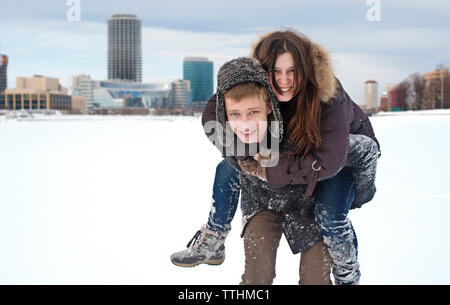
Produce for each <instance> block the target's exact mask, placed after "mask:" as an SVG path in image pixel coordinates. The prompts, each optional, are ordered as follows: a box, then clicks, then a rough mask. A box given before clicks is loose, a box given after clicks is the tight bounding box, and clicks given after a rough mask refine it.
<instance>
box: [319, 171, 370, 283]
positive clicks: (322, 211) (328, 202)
mask: <svg viewBox="0 0 450 305" xmlns="http://www.w3.org/2000/svg"><path fill="white" fill-rule="evenodd" d="M315 197H316V208H315V214H316V223H317V225H318V227H319V229H320V231H321V233H322V235H323V241H324V243H325V245H326V246H327V248H328V251H329V253H330V257H331V260H332V271H333V276H334V279H335V281H336V283H337V284H341V285H352V284H356V283H358V282H359V278H360V276H361V274H360V271H359V263H358V241H357V239H356V234H355V230H354V229H353V226H352V223H351V221H350V219H348V217H347V214H348V211H349V210H350V207H351V205H352V201H353V199H354V197H355V188H354V182H353V176H352V174H351V172H349V171H347V170H345V169H344V170H341V171H340V172H339V173H338V174H337V175H335V176H334V177H332V178H330V179H327V180H323V181H321V182H319V183H318V185H317V188H316V191H315Z"/></svg>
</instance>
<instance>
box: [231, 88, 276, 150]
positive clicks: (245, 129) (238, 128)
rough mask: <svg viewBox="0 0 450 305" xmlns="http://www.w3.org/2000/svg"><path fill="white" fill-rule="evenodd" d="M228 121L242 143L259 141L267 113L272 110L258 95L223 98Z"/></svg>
mask: <svg viewBox="0 0 450 305" xmlns="http://www.w3.org/2000/svg"><path fill="white" fill-rule="evenodd" d="M225 109H226V112H227V116H228V122H229V124H230V127H231V129H232V130H233V132H234V133H235V134H236V135H237V136H238V137H239V139H240V140H241V141H242V142H244V143H247V144H249V143H259V142H261V141H262V139H263V138H264V135H265V133H266V130H267V115H269V114H270V113H271V112H272V107H271V104H269V105H267V104H266V103H265V102H264V100H262V99H261V98H260V97H258V96H248V97H245V98H242V99H241V100H240V101H237V100H235V99H232V98H225Z"/></svg>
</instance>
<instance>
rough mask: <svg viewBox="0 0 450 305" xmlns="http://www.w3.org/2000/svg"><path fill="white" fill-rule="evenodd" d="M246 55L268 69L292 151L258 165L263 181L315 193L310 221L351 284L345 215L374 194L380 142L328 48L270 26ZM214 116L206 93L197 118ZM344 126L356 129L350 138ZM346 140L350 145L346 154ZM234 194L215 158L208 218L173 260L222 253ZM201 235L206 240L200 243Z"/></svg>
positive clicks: (353, 262)
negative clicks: (299, 186) (270, 163)
mask: <svg viewBox="0 0 450 305" xmlns="http://www.w3.org/2000/svg"><path fill="white" fill-rule="evenodd" d="M253 57H255V58H256V59H258V60H259V61H260V62H261V63H262V65H263V67H264V69H265V70H266V71H267V72H268V73H269V80H270V82H271V85H272V87H273V90H274V92H275V94H276V96H277V98H278V99H279V101H280V110H281V114H282V117H283V126H284V128H285V134H286V135H287V136H286V137H284V141H286V142H285V143H283V145H282V147H285V148H286V149H287V150H289V151H291V152H292V153H291V154H283V156H282V157H281V158H280V160H279V163H278V165H277V166H275V167H268V168H265V171H264V174H265V179H266V181H267V184H268V185H269V186H270V187H272V188H278V187H282V186H285V185H290V184H304V185H307V189H306V194H305V195H306V196H311V195H314V197H315V201H316V206H315V218H316V223H317V225H318V228H319V230H320V231H321V233H322V235H323V238H324V243H325V245H326V246H327V248H328V251H329V254H330V256H331V259H332V270H333V276H334V278H335V281H336V282H337V283H338V284H356V283H358V282H359V278H360V271H359V264H358V260H357V239H356V235H355V232H354V230H353V227H352V224H351V222H350V220H349V219H348V217H347V214H348V211H349V209H350V208H355V207H360V206H361V205H362V204H363V203H365V202H368V201H370V200H371V199H372V198H373V195H374V193H375V186H374V179H375V172H376V170H375V169H376V159H377V158H378V156H379V144H378V141H377V139H376V138H375V135H374V132H373V129H372V126H371V124H370V121H369V119H368V117H367V116H366V115H365V114H364V113H363V112H362V110H361V109H360V108H359V107H358V106H357V105H356V104H355V103H354V102H353V101H352V100H351V99H350V97H349V96H348V95H347V93H346V92H345V91H344V89H343V88H342V86H341V84H340V82H339V81H338V80H337V79H336V78H335V76H334V73H333V69H332V65H331V63H330V59H329V56H328V53H327V52H326V51H325V50H324V49H323V48H322V47H320V46H319V45H317V44H315V43H313V42H311V41H310V40H309V39H308V38H307V37H305V36H303V35H301V34H298V33H295V32H293V31H276V32H272V33H269V34H267V35H265V36H263V37H262V38H261V39H260V40H259V42H258V43H257V44H256V45H255V47H254V50H253ZM215 115H216V99H215V96H213V97H212V98H211V100H210V101H209V102H208V105H207V106H206V108H205V111H204V113H203V117H202V123H203V124H205V123H206V122H208V121H211V120H215ZM350 133H351V134H357V135H362V136H361V137H359V138H358V140H352V138H350V137H349V135H350ZM350 140H352V141H353V143H350ZM349 144H352V145H353V147H354V149H353V150H352V151H353V152H355V153H352V158H350V159H348V158H347V156H348V152H349ZM355 156H356V157H355ZM345 166H348V167H349V168H351V171H350V170H349V169H348V168H345ZM238 196H239V179H238V173H237V172H236V171H235V170H234V169H233V168H231V167H230V166H229V165H228V164H227V163H226V162H225V161H222V162H221V163H220V164H219V166H218V167H217V169H216V179H215V184H214V191H213V206H212V210H211V212H210V217H209V219H208V224H207V225H206V226H204V227H203V228H202V229H201V230H200V231H199V232H197V234H196V236H195V237H194V238H193V240H191V242H190V243H189V244H188V249H187V250H184V251H181V252H177V253H174V254H173V255H172V257H171V259H172V262H173V263H174V264H177V265H186V264H183V262H184V261H188V262H189V265H197V264H199V263H203V262H206V263H211V264H219V263H221V262H222V261H223V260H224V241H225V238H226V233H227V231H228V230H229V229H230V223H231V220H232V218H233V216H234V213H235V211H236V207H237V203H238ZM205 239H206V240H208V242H207V243H205V242H200V241H204V240H205ZM205 245H206V246H207V247H211V245H214V246H213V248H214V249H217V251H215V252H214V251H211V248H210V249H209V251H208V253H211V252H214V255H213V256H214V259H213V260H210V259H209V257H205V255H204V252H205V247H206V246H205Z"/></svg>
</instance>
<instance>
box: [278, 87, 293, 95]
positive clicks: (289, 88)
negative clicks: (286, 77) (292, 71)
mask: <svg viewBox="0 0 450 305" xmlns="http://www.w3.org/2000/svg"><path fill="white" fill-rule="evenodd" d="M280 89H281V92H282V93H283V94H284V93H290V92H292V87H288V88H280Z"/></svg>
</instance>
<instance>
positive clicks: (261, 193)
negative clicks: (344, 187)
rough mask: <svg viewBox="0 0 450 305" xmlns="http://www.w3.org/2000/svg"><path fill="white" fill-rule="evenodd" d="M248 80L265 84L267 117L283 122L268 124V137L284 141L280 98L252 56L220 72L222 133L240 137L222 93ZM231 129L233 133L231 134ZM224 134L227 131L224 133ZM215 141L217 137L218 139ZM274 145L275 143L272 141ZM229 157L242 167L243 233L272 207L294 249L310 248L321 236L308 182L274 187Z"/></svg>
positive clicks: (272, 139) (219, 91) (224, 67)
mask: <svg viewBox="0 0 450 305" xmlns="http://www.w3.org/2000/svg"><path fill="white" fill-rule="evenodd" d="M248 81H254V82H258V83H261V84H263V85H264V86H265V87H266V89H267V92H268V93H269V98H270V100H271V103H272V110H273V111H272V113H271V114H269V116H268V121H269V122H272V123H275V122H278V120H280V121H279V122H280V124H279V125H278V126H277V125H276V124H269V126H272V128H271V129H270V132H269V133H268V134H269V137H270V139H271V142H275V141H278V142H279V141H281V139H282V134H283V128H282V121H281V117H280V110H279V104H278V100H277V99H276V97H275V95H274V93H273V91H272V89H271V87H270V85H269V81H268V78H267V72H266V71H264V69H263V68H262V66H261V64H260V63H259V62H258V61H257V60H256V59H253V58H244V57H242V58H238V59H235V60H233V61H231V62H228V63H226V64H224V65H223V66H222V67H221V68H220V70H219V75H218V88H217V97H218V102H217V107H216V114H217V116H216V118H217V123H218V124H219V126H218V128H223V132H221V133H220V134H221V136H230V135H232V136H233V138H234V140H235V141H237V140H239V139H238V137H237V136H236V135H235V134H234V133H232V131H231V130H229V129H226V126H225V122H226V112H225V102H224V97H223V94H224V93H225V92H226V91H227V90H229V89H230V88H231V87H233V86H235V85H237V84H239V83H243V82H248ZM230 133H231V134H230ZM223 134H224V135H223ZM216 141H218V140H217V139H216ZM272 146H274V145H273V144H272ZM225 157H226V160H227V161H228V163H230V164H231V165H232V166H233V167H235V168H236V169H237V170H238V171H240V182H241V209H242V216H243V230H242V236H243V234H244V232H245V229H246V225H247V224H248V222H249V221H250V220H251V218H252V217H254V216H255V215H256V214H258V213H260V212H261V211H263V210H271V211H274V212H276V213H277V215H278V218H279V222H280V224H281V226H282V228H283V231H284V234H285V236H286V239H287V241H288V243H289V246H290V248H291V250H292V252H293V253H298V252H302V251H304V250H307V249H308V248H310V247H311V246H313V245H314V244H315V243H317V242H318V241H320V240H321V239H322V237H321V235H320V232H319V230H318V228H317V226H316V223H315V218H314V204H315V202H314V197H305V196H302V194H304V193H305V190H306V186H305V185H288V186H285V187H282V188H278V189H277V190H273V189H271V188H270V186H269V185H268V184H267V183H266V182H265V181H263V180H261V179H259V178H256V177H254V176H252V175H248V174H246V173H245V172H243V171H242V169H241V167H240V163H239V162H240V161H241V160H242V158H238V157H236V156H230V155H226V156H225Z"/></svg>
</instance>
